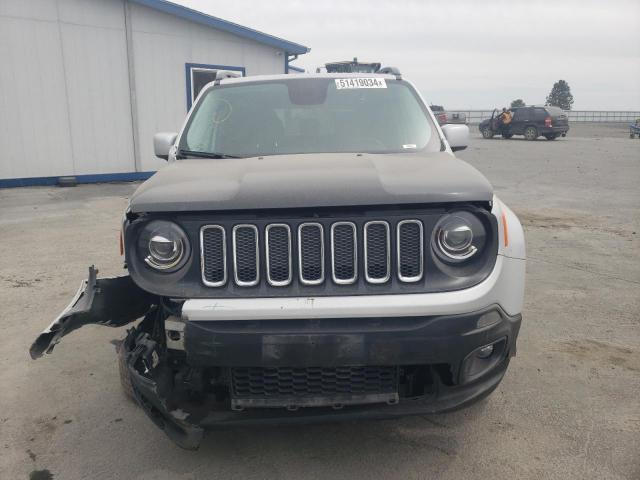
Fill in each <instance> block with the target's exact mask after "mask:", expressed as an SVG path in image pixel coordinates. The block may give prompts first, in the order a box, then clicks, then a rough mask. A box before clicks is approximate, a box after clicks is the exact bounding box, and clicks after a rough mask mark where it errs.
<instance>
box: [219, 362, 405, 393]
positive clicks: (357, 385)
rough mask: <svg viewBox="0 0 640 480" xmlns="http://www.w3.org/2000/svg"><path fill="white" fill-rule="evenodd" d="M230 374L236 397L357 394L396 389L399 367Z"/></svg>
mask: <svg viewBox="0 0 640 480" xmlns="http://www.w3.org/2000/svg"><path fill="white" fill-rule="evenodd" d="M231 377H232V386H233V395H234V397H236V398H260V397H313V396H322V395H336V394H349V395H358V394H370V393H390V392H396V390H397V386H398V367H396V366H381V367H380V366H364V367H333V368H325V367H308V368H288V367H279V368H262V367H246V368H240V367H237V368H232V369H231Z"/></svg>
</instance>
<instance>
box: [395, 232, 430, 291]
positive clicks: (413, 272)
mask: <svg viewBox="0 0 640 480" xmlns="http://www.w3.org/2000/svg"><path fill="white" fill-rule="evenodd" d="M397 235H398V237H397V245H396V249H397V253H398V278H399V279H400V281H402V282H409V283H411V282H418V281H420V279H422V275H423V272H424V226H423V225H422V222H421V221H420V220H402V221H401V222H398V227H397Z"/></svg>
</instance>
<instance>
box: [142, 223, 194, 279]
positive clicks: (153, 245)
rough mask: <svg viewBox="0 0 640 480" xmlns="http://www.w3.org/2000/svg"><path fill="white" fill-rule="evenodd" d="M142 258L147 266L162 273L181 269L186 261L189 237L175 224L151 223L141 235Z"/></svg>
mask: <svg viewBox="0 0 640 480" xmlns="http://www.w3.org/2000/svg"><path fill="white" fill-rule="evenodd" d="M140 248H141V250H142V251H141V253H142V257H143V258H144V261H145V263H146V264H147V265H149V266H150V267H152V268H154V269H156V270H162V271H168V270H172V269H176V268H179V267H180V266H182V264H183V263H184V260H185V259H186V254H187V253H188V252H187V248H188V241H187V236H186V235H185V233H184V232H183V231H182V229H181V228H180V227H178V226H177V225H176V224H175V223H172V222H167V221H164V220H155V221H152V222H149V224H147V225H146V226H145V227H144V230H143V231H142V233H141V235H140Z"/></svg>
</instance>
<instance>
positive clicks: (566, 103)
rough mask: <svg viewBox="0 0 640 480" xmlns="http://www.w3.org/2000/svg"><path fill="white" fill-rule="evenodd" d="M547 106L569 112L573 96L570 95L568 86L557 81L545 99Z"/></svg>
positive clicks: (561, 81) (562, 81) (563, 82)
mask: <svg viewBox="0 0 640 480" xmlns="http://www.w3.org/2000/svg"><path fill="white" fill-rule="evenodd" d="M546 104H547V105H551V106H553V107H560V108H561V109H563V110H571V106H572V105H573V95H571V88H570V87H569V84H568V83H567V82H566V81H564V80H558V81H557V82H556V83H554V84H553V88H552V89H551V92H550V93H549V96H548V97H547V103H546Z"/></svg>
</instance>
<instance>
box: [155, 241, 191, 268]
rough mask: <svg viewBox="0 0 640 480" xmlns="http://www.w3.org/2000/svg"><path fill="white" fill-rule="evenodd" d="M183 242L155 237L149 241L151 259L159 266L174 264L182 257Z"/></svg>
mask: <svg viewBox="0 0 640 480" xmlns="http://www.w3.org/2000/svg"><path fill="white" fill-rule="evenodd" d="M183 250H184V247H183V246H182V241H180V240H179V239H178V240H172V239H169V238H167V237H165V236H163V235H155V236H154V237H152V238H151V240H149V258H150V259H152V260H153V261H155V262H158V264H163V265H164V264H167V265H169V264H172V263H173V262H175V261H176V260H180V257H181V256H182V251H183Z"/></svg>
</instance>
